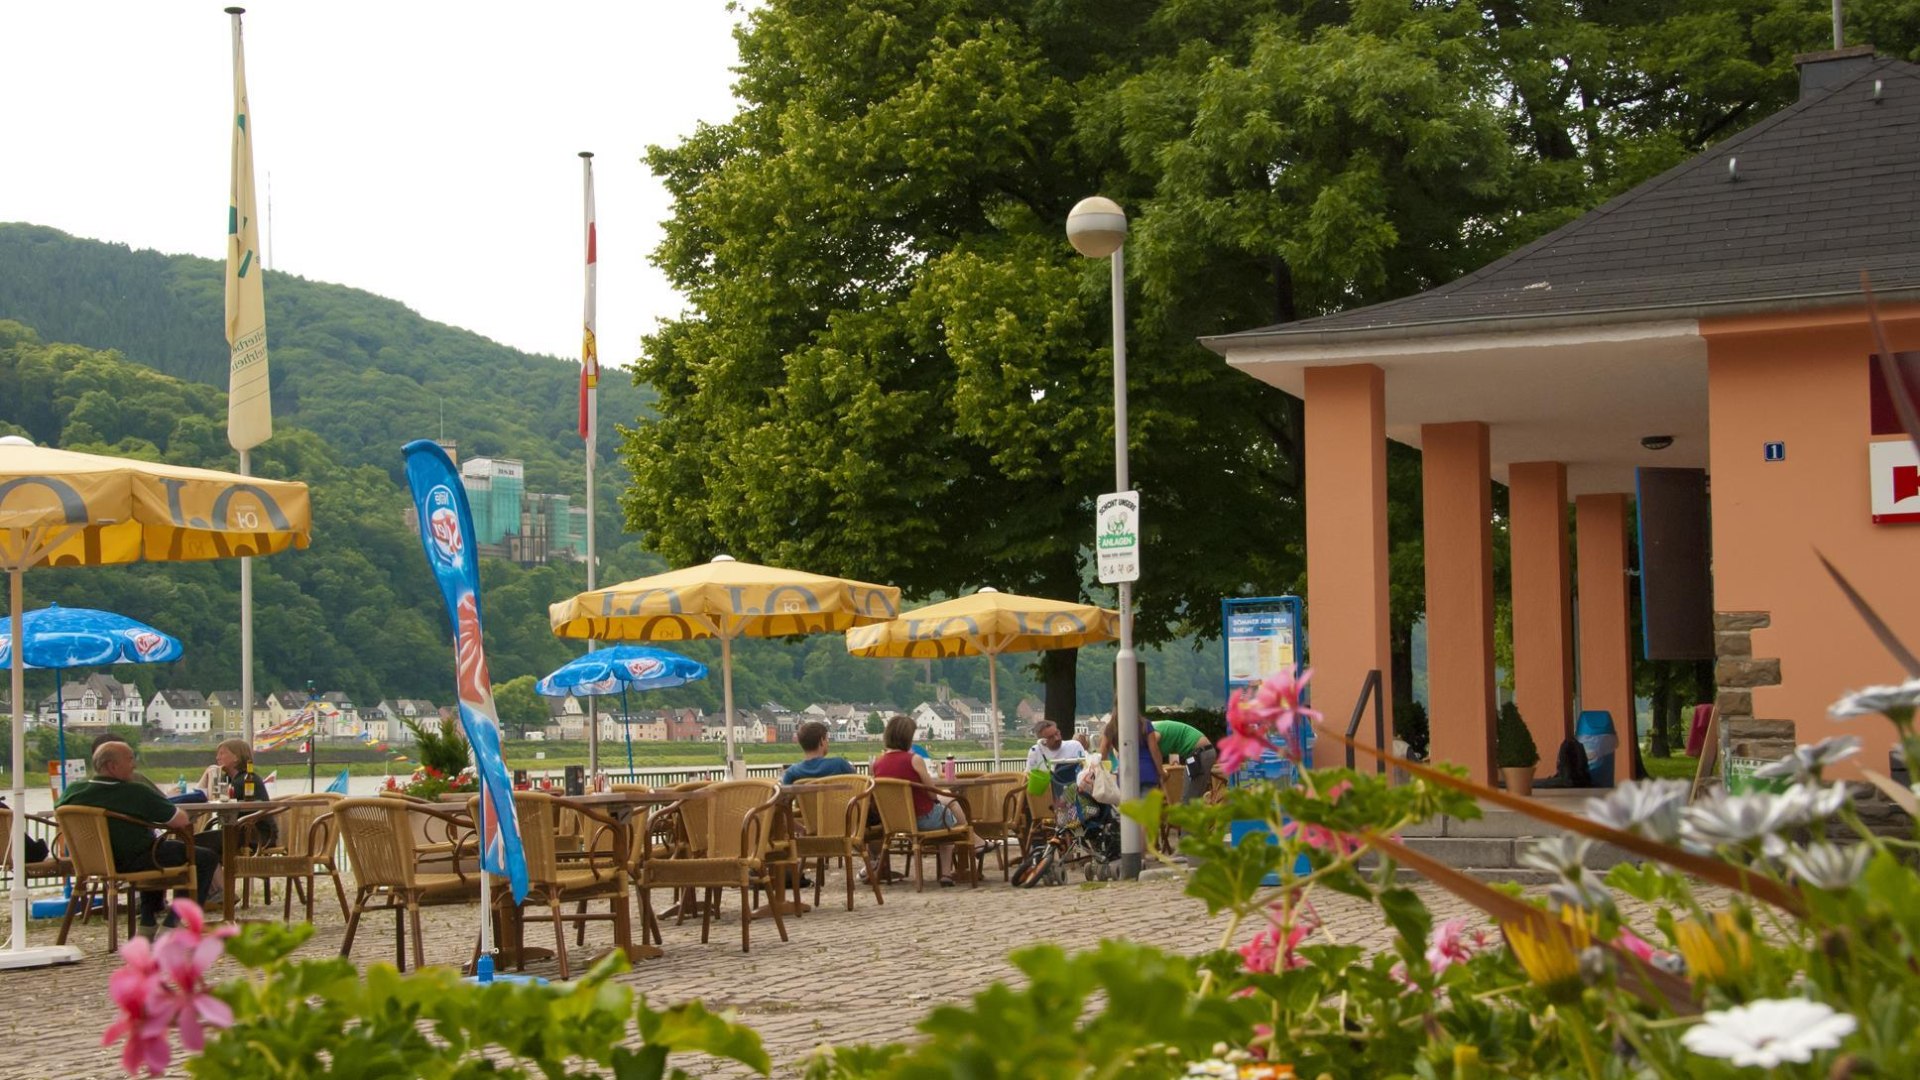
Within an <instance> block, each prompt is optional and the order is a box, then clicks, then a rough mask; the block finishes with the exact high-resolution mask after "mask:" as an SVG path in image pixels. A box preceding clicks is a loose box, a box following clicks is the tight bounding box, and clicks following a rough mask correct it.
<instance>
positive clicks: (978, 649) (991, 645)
mask: <svg viewBox="0 0 1920 1080" xmlns="http://www.w3.org/2000/svg"><path fill="white" fill-rule="evenodd" d="M1119 633H1120V613H1119V612H1117V611H1110V610H1108V609H1107V608H1103V607H1096V606H1094V605H1093V604H1076V603H1069V602H1068V601H1065V600H1045V599H1041V598H1040V597H1037V596H1021V595H1019V594H1018V593H1003V592H1000V591H998V590H996V589H981V590H980V591H979V592H977V593H974V594H973V595H972V596H962V597H959V598H957V599H953V600H943V601H941V602H940V603H938V604H929V605H927V606H926V607H923V608H915V609H914V610H912V611H909V612H907V613H906V614H905V615H902V616H900V617H899V618H897V619H895V620H893V621H892V622H886V623H880V624H878V625H875V626H862V627H857V628H855V629H852V630H849V631H847V651H848V652H850V653H852V654H853V655H855V656H891V657H912V658H936V657H944V656H984V657H986V658H987V695H988V698H989V702H988V708H989V709H991V710H992V712H991V714H990V715H991V716H992V717H993V767H994V768H995V769H996V770H997V769H999V768H1000V675H999V666H1000V665H999V660H998V657H999V656H1000V654H1001V653H1009V652H1037V651H1042V650H1046V649H1077V648H1079V647H1080V646H1082V645H1095V644H1098V643H1100V642H1102V641H1112V640H1113V639H1114V638H1115V637H1116V636H1118V635H1119Z"/></svg>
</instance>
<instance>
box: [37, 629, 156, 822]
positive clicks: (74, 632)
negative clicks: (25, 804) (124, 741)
mask: <svg viewBox="0 0 1920 1080" xmlns="http://www.w3.org/2000/svg"><path fill="white" fill-rule="evenodd" d="M20 622H21V627H20V629H21V634H22V635H23V636H24V637H25V638H26V643H27V645H26V648H25V650H23V653H22V655H23V657H24V658H25V661H26V663H25V665H24V666H26V667H30V668H41V669H43V670H50V671H53V672H55V675H54V679H53V701H54V710H55V715H56V716H58V718H59V724H60V734H59V737H60V749H59V754H60V787H61V789H62V790H65V788H66V785H67V773H66V761H67V710H66V698H65V697H64V695H62V694H61V692H60V675H59V674H58V673H59V672H62V671H65V670H67V669H68V668H77V667H106V666H109V665H112V664H164V663H167V662H168V661H171V660H178V659H180V653H181V652H182V649H181V647H180V639H179V638H176V637H174V636H173V635H171V634H163V633H161V632H160V631H158V630H155V629H154V628H153V627H151V626H148V625H147V624H146V623H143V622H140V621H138V620H136V619H129V618H127V617H126V616H125V615H116V614H114V613H113V612H111V611H95V610H94V609H92V608H68V607H61V606H60V605H59V604H49V605H47V606H46V607H43V608H40V609H39V610H37V611H29V612H27V613H26V614H24V615H22V616H21V620H20ZM12 662H13V636H12V635H11V634H8V633H0V667H4V666H6V665H8V664H11V663H12Z"/></svg>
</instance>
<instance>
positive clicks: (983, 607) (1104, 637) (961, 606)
mask: <svg viewBox="0 0 1920 1080" xmlns="http://www.w3.org/2000/svg"><path fill="white" fill-rule="evenodd" d="M1119 633H1120V613H1119V612H1117V611H1110V610H1108V609H1106V608H1102V607H1096V606H1094V605H1093V604H1078V603H1071V602H1068V601H1065V600H1046V599H1042V598H1040V597H1035V596H1020V595H1018V594H1016V593H1002V592H994V591H992V590H990V589H983V590H981V591H980V592H977V593H974V594H973V595H971V596H962V597H958V598H955V599H953V600H943V601H941V602H940V603H937V604H929V605H927V606H926V607H923V608H915V609H914V610H912V611H909V612H907V613H906V614H904V615H902V616H900V617H899V618H897V619H894V620H893V621H891V622H884V623H877V624H875V625H872V626H860V627H855V628H854V629H852V630H849V631H847V651H848V652H850V653H852V654H854V655H855V656H880V657H885V656H895V657H911V658H938V657H943V656H981V655H985V654H988V653H991V654H994V655H998V654H1000V653H1005V652H1035V651H1039V650H1043V649H1076V648H1079V647H1080V646H1083V645H1094V644H1098V643H1100V642H1103V641H1111V640H1113V639H1114V638H1115V637H1117V636H1118V635H1119Z"/></svg>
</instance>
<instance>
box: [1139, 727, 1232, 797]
mask: <svg viewBox="0 0 1920 1080" xmlns="http://www.w3.org/2000/svg"><path fill="white" fill-rule="evenodd" d="M1153 730H1154V732H1155V733H1156V734H1158V735H1159V736H1160V752H1161V753H1163V754H1171V755H1173V756H1174V757H1177V758H1179V759H1180V760H1181V761H1184V762H1186V766H1187V787H1186V794H1185V795H1183V796H1181V799H1180V801H1181V802H1192V801H1193V800H1194V799H1197V798H1200V797H1201V796H1203V795H1205V794H1206V793H1207V789H1208V788H1211V787H1212V786H1213V763H1214V762H1215V761H1218V760H1219V759H1220V752H1219V751H1218V750H1216V749H1214V747H1213V740H1212V739H1209V738H1207V736H1206V734H1205V733H1204V732H1202V731H1201V730H1200V729H1199V728H1197V727H1194V726H1193V725H1192V724H1187V723H1182V722H1181V721H1178V720H1155V721H1154V722H1153Z"/></svg>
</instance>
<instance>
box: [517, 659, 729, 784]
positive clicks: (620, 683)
mask: <svg viewBox="0 0 1920 1080" xmlns="http://www.w3.org/2000/svg"><path fill="white" fill-rule="evenodd" d="M706 677H707V665H705V664H703V663H701V662H700V661H698V660H692V659H689V658H687V657H684V656H681V655H680V654H679V653H675V652H668V651H667V650H665V649H652V648H648V647H647V646H645V645H614V646H611V647H609V648H605V649H595V650H594V651H592V652H590V653H588V654H586V655H585V656H582V657H579V658H577V659H574V660H569V661H567V662H566V663H565V664H562V665H561V666H560V667H559V668H558V669H556V670H555V671H554V672H553V673H552V674H550V675H548V676H547V677H546V678H544V679H541V680H540V681H539V682H537V683H534V684H533V688H534V690H535V691H536V692H537V693H539V694H541V695H542V696H544V697H606V696H609V695H611V694H613V693H614V692H615V691H616V690H617V691H619V693H620V715H621V717H622V719H623V720H624V719H625V717H626V716H627V713H628V710H627V691H629V690H667V689H671V688H673V687H676V686H685V685H686V684H687V683H690V682H694V681H696V680H699V679H704V678H706ZM587 722H588V723H589V724H592V723H594V722H595V720H594V718H593V717H588V718H587ZM620 727H621V730H622V731H623V732H625V734H626V736H627V771H628V772H632V771H633V732H632V730H631V729H630V727H629V725H627V724H626V723H624V722H623V723H622V724H621V725H620Z"/></svg>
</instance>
